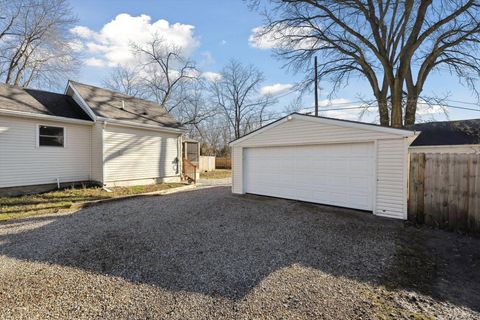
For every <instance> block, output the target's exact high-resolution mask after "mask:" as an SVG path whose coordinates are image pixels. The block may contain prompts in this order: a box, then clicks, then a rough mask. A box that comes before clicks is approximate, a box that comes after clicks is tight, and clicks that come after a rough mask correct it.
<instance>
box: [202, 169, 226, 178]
mask: <svg viewBox="0 0 480 320" xmlns="http://www.w3.org/2000/svg"><path fill="white" fill-rule="evenodd" d="M231 176H232V170H224V169H217V170H213V171H208V172H200V178H202V179H224V178H230V177H231Z"/></svg>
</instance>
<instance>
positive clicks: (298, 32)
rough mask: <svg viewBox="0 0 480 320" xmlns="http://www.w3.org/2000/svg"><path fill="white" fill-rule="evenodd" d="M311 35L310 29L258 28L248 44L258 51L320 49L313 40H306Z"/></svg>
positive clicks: (286, 27) (285, 27)
mask: <svg viewBox="0 0 480 320" xmlns="http://www.w3.org/2000/svg"><path fill="white" fill-rule="evenodd" d="M310 33H311V29H310V28H308V27H288V26H283V25H281V24H279V25H277V26H276V27H275V28H273V29H271V30H270V29H266V28H265V27H256V28H253V29H252V34H251V35H250V37H249V39H248V42H249V43H250V46H251V47H253V48H257V49H262V50H269V49H312V48H316V47H319V45H318V43H316V42H315V40H314V39H313V38H309V39H305V36H306V35H309V34H310Z"/></svg>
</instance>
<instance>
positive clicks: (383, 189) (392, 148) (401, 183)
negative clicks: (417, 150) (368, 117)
mask: <svg viewBox="0 0 480 320" xmlns="http://www.w3.org/2000/svg"><path fill="white" fill-rule="evenodd" d="M405 143H406V139H391V140H379V141H378V144H377V206H376V212H375V213H376V214H377V215H382V216H387V217H394V218H406V213H407V211H406V210H407V203H406V200H405V199H406V198H405V196H406V194H405V193H406V190H405V188H406V177H407V176H408V175H407V173H406V172H405V171H406V167H407V166H406V162H407V159H406V156H405V149H406V146H405Z"/></svg>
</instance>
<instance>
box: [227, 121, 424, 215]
mask: <svg viewBox="0 0 480 320" xmlns="http://www.w3.org/2000/svg"><path fill="white" fill-rule="evenodd" d="M416 136H417V133H415V132H414V131H410V130H403V129H394V128H387V127H382V126H378V125H373V124H366V123H361V122H353V121H345V120H338V119H330V118H323V117H314V116H308V115H301V114H296V113H294V114H291V115H289V116H287V117H284V118H282V119H280V120H278V121H276V122H274V123H271V124H269V125H267V126H265V127H262V128H260V129H259V130H257V131H254V132H252V133H250V134H248V135H246V136H244V137H242V138H240V139H237V140H235V141H233V142H232V143H231V144H230V145H231V147H232V170H233V174H232V176H233V186H232V191H233V192H234V193H237V194H243V193H252V194H259V195H266V196H273V197H280V198H287V199H295V200H302V201H308V202H315V203H322V204H328V205H334V206H340V207H347V208H354V209H360V210H366V211H371V212H373V213H374V214H375V215H379V216H386V217H392V218H398V219H406V218H407V197H408V193H407V190H408V159H409V158H408V147H409V145H410V144H411V143H412V141H413V140H414V139H415V138H416Z"/></svg>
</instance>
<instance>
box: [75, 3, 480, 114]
mask: <svg viewBox="0 0 480 320" xmlns="http://www.w3.org/2000/svg"><path fill="white" fill-rule="evenodd" d="M72 6H73V8H74V11H75V12H76V13H77V15H78V18H79V22H78V26H77V27H75V28H73V29H72V30H71V32H72V33H73V34H74V35H75V36H76V37H77V39H78V41H77V44H78V46H77V49H78V50H79V51H81V52H82V55H83V65H82V67H81V71H80V73H79V74H78V77H77V79H75V80H78V81H82V82H86V83H90V84H93V85H100V86H101V84H102V80H103V79H104V78H105V77H106V76H107V75H108V73H109V71H110V69H111V67H112V66H115V65H117V64H123V65H128V64H129V63H131V62H132V61H133V57H132V55H131V54H130V51H129V44H130V43H131V42H136V43H141V42H142V41H147V39H148V36H149V35H151V34H152V33H158V34H161V35H162V36H163V37H164V38H165V39H167V40H169V41H171V42H172V43H175V44H176V45H178V46H180V47H181V48H182V49H183V51H184V52H185V54H187V55H189V56H190V57H191V58H192V59H193V60H195V61H196V62H197V65H198V67H199V68H200V69H201V70H202V72H203V76H204V77H206V78H215V77H216V74H217V73H218V72H219V70H220V69H221V68H222V66H223V65H225V64H226V63H227V62H228V60H229V59H231V58H235V59H237V60H240V61H242V62H244V63H251V64H254V65H255V66H256V67H258V68H259V69H260V70H261V71H262V72H263V73H264V74H265V77H266V81H265V83H264V87H263V88H262V89H261V92H262V93H264V94H266V93H269V94H274V95H284V94H286V95H284V96H283V97H282V98H281V99H280V100H279V103H278V104H277V105H276V106H274V107H272V110H274V111H278V112H280V111H282V110H283V109H284V107H285V106H286V105H287V104H289V103H290V101H292V100H293V99H294V98H295V92H293V93H290V94H289V92H291V91H292V90H290V89H291V87H292V85H293V84H295V83H296V82H297V81H299V80H301V79H303V77H304V75H301V74H300V75H299V74H293V73H291V72H288V70H286V69H284V68H282V66H283V65H284V61H279V60H277V59H276V58H275V57H273V56H272V51H271V47H272V46H274V44H272V43H271V42H269V41H268V39H267V40H266V41H265V40H264V41H258V40H256V39H255V38H254V37H252V35H253V33H254V30H255V28H258V27H260V26H261V25H262V17H261V16H260V15H259V14H258V13H256V12H252V11H250V10H249V9H248V8H247V5H246V4H245V2H244V1H242V0H222V1H218V0H201V1H199V0H168V1H167V0H156V1H154V0H143V1H127V0H109V1H98V0H96V1H92V0H82V1H72ZM321 87H322V88H323V90H322V93H321V99H322V101H321V106H322V107H323V108H329V109H338V108H347V109H345V110H334V111H328V112H326V111H324V112H322V113H321V114H322V115H325V116H331V117H339V118H344V119H352V120H358V119H359V110H358V109H348V108H349V107H352V106H353V107H355V106H357V105H358V104H357V103H356V102H357V101H358V100H359V97H363V98H366V99H368V98H370V97H371V89H370V88H369V86H368V84H367V83H366V82H365V81H362V80H361V79H358V80H356V79H353V80H352V81H351V82H350V83H349V84H348V86H346V87H345V88H342V89H341V90H340V91H339V92H338V93H337V94H336V95H335V97H333V99H334V100H333V101H327V97H326V93H327V92H328V91H329V89H330V86H329V84H328V83H327V82H325V81H323V82H322V83H321ZM425 91H426V93H427V94H428V95H440V96H441V95H445V94H447V93H449V94H450V97H449V99H450V101H449V102H448V103H449V104H451V105H452V106H462V107H468V108H477V109H478V108H479V107H478V106H475V105H472V104H468V103H474V102H476V100H475V99H474V98H473V96H472V94H471V93H470V92H469V90H468V89H466V88H465V87H462V86H461V85H459V84H458V81H457V80H456V79H455V78H453V77H451V76H450V75H449V74H448V73H446V72H442V73H437V74H435V75H434V76H433V77H432V78H431V79H430V81H429V82H428V83H427V85H426V89H425ZM303 103H304V106H305V108H308V107H311V106H312V105H313V97H312V96H311V95H307V96H305V97H304V100H303ZM330 104H333V106H329V105H330ZM420 112H421V115H420V118H421V120H423V121H427V120H432V119H435V120H443V119H445V118H446V116H445V115H444V114H443V111H442V110H441V108H438V107H434V108H433V109H432V108H423V109H422V110H421V111H420ZM448 113H449V118H450V119H452V120H453V119H466V118H480V111H466V110H460V109H454V108H449V109H448ZM375 119H376V113H375V112H374V111H373V112H372V113H371V114H366V115H365V116H364V118H362V120H364V121H368V122H373V121H375Z"/></svg>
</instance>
